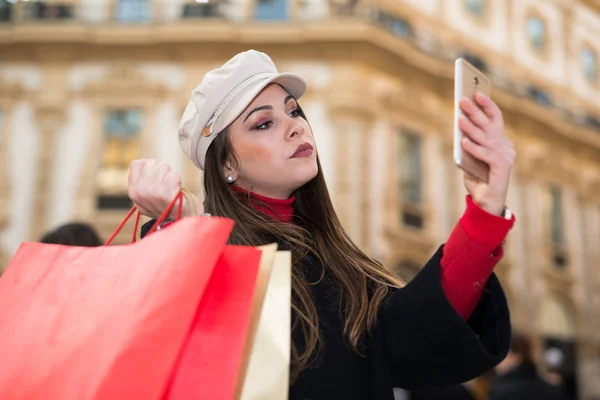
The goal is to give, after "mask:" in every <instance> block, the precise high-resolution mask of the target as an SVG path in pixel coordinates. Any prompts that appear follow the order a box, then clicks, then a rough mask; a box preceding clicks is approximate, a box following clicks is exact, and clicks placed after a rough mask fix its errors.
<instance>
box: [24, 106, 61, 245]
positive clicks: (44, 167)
mask: <svg viewBox="0 0 600 400" xmlns="http://www.w3.org/2000/svg"><path fill="white" fill-rule="evenodd" d="M62 105H63V103H62V102H58V103H54V104H48V103H46V104H39V105H38V106H37V109H36V118H37V121H38V132H39V141H38V152H37V162H36V163H37V168H36V175H35V177H36V178H35V179H36V185H35V191H34V193H35V199H34V202H33V207H34V210H33V219H32V229H31V240H39V239H40V237H41V236H42V235H43V234H44V232H45V231H46V230H47V229H50V228H51V227H50V226H48V218H49V210H50V207H51V200H52V195H51V191H52V183H53V178H54V176H53V175H54V169H55V168H54V167H55V165H56V160H55V154H56V147H57V136H58V132H59V130H60V128H61V127H62V126H63V123H64V110H63V109H62V108H61V106H62Z"/></svg>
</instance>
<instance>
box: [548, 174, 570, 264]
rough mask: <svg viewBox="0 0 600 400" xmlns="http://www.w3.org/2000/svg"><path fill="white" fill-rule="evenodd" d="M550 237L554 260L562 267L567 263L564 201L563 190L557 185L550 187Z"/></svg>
mask: <svg viewBox="0 0 600 400" xmlns="http://www.w3.org/2000/svg"><path fill="white" fill-rule="evenodd" d="M550 238H551V243H552V247H553V249H552V251H553V262H554V264H555V265H556V266H557V267H560V268H562V267H564V266H565V265H566V264H567V260H566V256H565V253H564V247H565V233H564V219H563V202H562V193H561V190H560V189H559V188H557V187H556V186H551V187H550Z"/></svg>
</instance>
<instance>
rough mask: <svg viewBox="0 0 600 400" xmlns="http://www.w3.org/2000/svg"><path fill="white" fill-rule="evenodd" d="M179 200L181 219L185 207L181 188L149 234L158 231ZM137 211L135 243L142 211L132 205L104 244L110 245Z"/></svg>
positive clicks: (134, 229)
mask: <svg viewBox="0 0 600 400" xmlns="http://www.w3.org/2000/svg"><path fill="white" fill-rule="evenodd" d="M177 200H179V206H178V207H177V220H180V219H181V212H182V209H183V192H182V191H181V190H180V191H179V193H177V196H175V198H174V199H173V200H172V201H171V203H169V205H168V207H167V208H166V209H165V211H163V213H162V214H161V215H160V217H158V219H157V220H156V222H155V223H154V225H152V228H150V230H149V231H148V234H150V233H152V232H154V231H156V228H158V226H159V225H160V224H161V223H162V222H163V221H164V220H165V219H167V217H168V216H169V214H171V211H173V207H175V203H176V202H177ZM136 211H137V213H136V215H135V223H134V225H133V235H132V237H131V243H135V242H136V241H137V239H136V237H137V231H138V228H139V225H140V217H141V215H142V214H141V213H140V210H138V209H137V207H136V206H133V207H131V210H129V212H128V213H127V215H126V216H125V218H124V219H123V221H121V223H120V224H119V226H118V227H117V229H116V230H115V231H114V232H113V234H112V235H111V236H110V237H109V238H108V240H107V241H106V243H104V246H109V245H110V244H111V243H112V241H113V240H114V239H115V237H117V235H118V234H119V233H120V232H121V230H123V227H124V226H125V224H126V223H127V221H129V219H130V218H131V216H132V215H133V213H135V212H136Z"/></svg>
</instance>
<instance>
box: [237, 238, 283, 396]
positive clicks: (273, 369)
mask: <svg viewBox="0 0 600 400" xmlns="http://www.w3.org/2000/svg"><path fill="white" fill-rule="evenodd" d="M261 249H262V250H263V257H262V258H261V266H260V272H259V274H261V275H259V282H258V283H257V286H256V291H257V292H256V293H255V303H254V304H253V306H257V307H259V308H258V309H257V310H254V309H253V314H252V316H253V317H257V318H256V319H255V320H254V319H253V320H252V322H255V321H256V322H257V326H256V330H255V333H254V337H253V338H252V339H250V341H249V342H248V343H249V346H247V348H248V349H250V354H249V358H248V363H247V368H246V369H245V371H241V373H242V376H243V377H244V378H243V380H241V381H238V382H242V385H241V386H240V387H239V388H240V389H241V391H240V392H238V394H239V395H238V396H237V398H238V399H240V400H286V399H287V398H288V391H289V369H290V340H291V339H290V338H291V300H292V299H291V295H292V286H291V284H292V257H291V253H290V252H289V251H278V252H276V253H274V255H273V259H272V263H271V266H270V267H271V268H269V266H268V264H269V262H268V261H269V260H268V259H269V257H270V254H272V253H270V252H271V251H272V248H271V247H270V246H266V247H263V248H261ZM263 261H264V263H263ZM268 270H270V271H268ZM262 274H264V275H267V274H268V276H267V279H266V281H267V284H266V285H265V286H266V293H265V295H264V300H263V301H262V304H260V306H259V305H258V303H259V302H260V298H261V297H263V296H260V294H261V292H260V291H261V290H263V287H262V286H261V279H265V276H263V275H262ZM262 282H264V281H262ZM255 311H256V314H254V312H255ZM249 332H252V329H249Z"/></svg>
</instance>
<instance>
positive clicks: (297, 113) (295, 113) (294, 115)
mask: <svg viewBox="0 0 600 400" xmlns="http://www.w3.org/2000/svg"><path fill="white" fill-rule="evenodd" d="M288 115H289V116H290V117H292V118H297V117H299V116H300V109H298V108H296V109H295V110H292V111H291V112H290V113H289V114H288Z"/></svg>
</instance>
